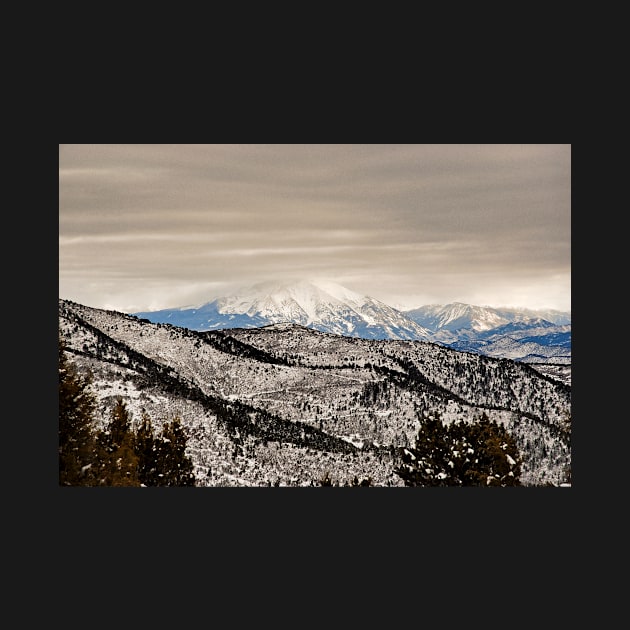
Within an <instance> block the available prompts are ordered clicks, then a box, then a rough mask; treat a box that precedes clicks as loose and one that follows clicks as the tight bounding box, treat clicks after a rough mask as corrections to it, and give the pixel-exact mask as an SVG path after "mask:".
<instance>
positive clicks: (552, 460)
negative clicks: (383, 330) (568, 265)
mask: <svg viewBox="0 0 630 630" xmlns="http://www.w3.org/2000/svg"><path fill="white" fill-rule="evenodd" d="M59 324H60V334H61V336H62V338H63V340H64V343H65V345H66V349H65V351H64V352H65V354H66V356H67V357H68V360H69V361H71V362H72V363H73V364H74V365H76V367H77V370H78V371H79V372H80V373H84V374H87V373H90V374H91V375H92V381H93V385H92V387H93V390H94V392H95V395H96V398H97V405H96V409H95V417H96V425H97V427H98V428H99V429H101V430H102V429H105V428H107V427H108V426H109V424H110V423H111V417H112V410H113V409H114V408H115V406H116V405H117V404H119V402H120V401H121V400H122V401H124V403H125V407H126V409H127V410H128V412H129V414H130V424H131V427H132V428H134V427H135V428H137V427H139V426H140V424H141V422H142V419H143V417H147V416H148V417H149V418H151V420H152V422H153V425H154V429H155V431H156V432H159V431H160V430H161V427H163V426H164V425H168V424H169V423H171V422H172V421H173V420H174V419H175V418H177V419H178V421H180V422H181V426H182V428H183V432H184V433H185V435H186V438H187V443H186V454H187V456H188V457H189V458H190V460H191V462H192V470H193V474H194V478H195V485H198V486H248V485H249V486H258V485H283V486H289V485H299V486H317V485H328V484H331V485H361V482H365V483H363V485H367V484H368V483H369V485H377V486H378V485H380V486H403V485H404V484H405V481H404V480H403V477H402V476H401V475H400V474H399V472H400V466H401V465H402V464H403V457H404V455H405V452H404V449H405V448H407V449H411V448H413V447H414V445H415V443H416V439H417V437H418V432H419V430H420V429H421V428H422V427H423V426H424V425H425V424H426V423H427V422H428V419H429V418H438V417H439V419H440V421H441V423H442V424H443V425H444V426H449V425H457V424H458V423H460V424H461V423H468V424H470V423H471V422H473V421H476V420H478V419H479V418H481V417H482V416H484V417H485V418H487V419H489V420H490V421H491V422H493V423H496V424H497V425H498V426H500V427H502V428H503V429H505V431H507V433H508V434H509V436H511V438H513V439H514V442H515V445H516V448H517V449H518V451H519V453H520V456H521V459H522V464H521V466H520V483H521V484H522V485H545V484H553V485H559V484H560V483H562V482H565V481H566V480H567V477H568V474H569V473H568V471H569V470H570V463H571V457H570V431H569V430H568V428H567V427H569V426H570V417H571V405H570V399H571V390H570V386H569V385H567V384H565V383H562V382H561V381H560V380H557V379H556V378H553V377H552V376H547V375H544V374H542V373H541V372H539V371H536V370H535V369H533V368H532V367H530V366H528V365H526V364H523V363H517V362H514V361H511V360H508V359H494V358H490V357H486V356H482V355H478V354H471V353H465V352H458V351H455V350H452V349H450V348H446V347H443V346H438V345H436V344H433V343H428V342H422V341H391V340H387V341H376V340H365V339H358V338H349V337H342V336H338V335H332V334H327V333H321V332H317V331H314V330H311V329H307V328H303V327H301V326H297V325H283V324H276V325H272V326H267V327H264V328H257V329H231V330H223V331H221V330H217V331H212V332H195V331H191V330H188V329H185V328H178V327H175V326H171V325H169V324H152V323H150V322H148V321H146V320H144V321H143V320H141V319H138V318H136V317H133V316H130V315H125V314H122V313H117V312H113V311H105V310H99V309H93V308H90V307H86V306H82V305H79V304H75V303H72V302H68V301H65V300H60V301H59ZM396 470H398V471H399V472H398V473H397V472H396ZM324 482H326V483H324Z"/></svg>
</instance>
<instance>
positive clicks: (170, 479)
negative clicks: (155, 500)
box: [155, 418, 195, 486]
mask: <svg viewBox="0 0 630 630" xmlns="http://www.w3.org/2000/svg"><path fill="white" fill-rule="evenodd" d="M186 442H187V439H186V434H185V433H184V428H183V427H182V425H181V422H180V420H179V418H175V419H174V420H173V421H172V422H170V423H166V424H164V426H163V427H162V434H161V435H160V437H159V438H158V439H157V440H156V448H155V454H156V458H155V463H156V472H157V478H158V480H159V481H158V483H156V484H155V485H158V486H194V485H195V476H194V474H193V464H192V460H191V459H190V458H189V457H188V456H187V455H186V454H185V450H186Z"/></svg>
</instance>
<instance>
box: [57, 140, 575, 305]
mask: <svg viewBox="0 0 630 630" xmlns="http://www.w3.org/2000/svg"><path fill="white" fill-rule="evenodd" d="M313 277H317V278H324V279H329V280H333V281H335V282H338V283H339V284H342V285H344V286H346V287H348V288H350V289H353V290H355V291H358V292H360V293H365V294H368V295H371V296H372V297H374V298H376V299H379V300H382V301H384V302H387V303H388V304H390V305H392V306H396V307H399V308H413V307H417V306H421V305H424V304H448V303H450V302H465V303H469V304H477V305H489V306H523V307H528V308H534V309H538V308H556V309H559V310H570V309H571V145H569V144H537V145H527V144H525V145H522V144H504V145H490V144H437V145H435V144H433V145H430V144H406V145H405V144H403V145H383V144H346V145H343V144H340V145H329V144H290V145H282V144H276V145H273V144H272V145H247V144H235V145H215V144H197V145H195V144H192V145H189V144H186V145H185V144H148V145H147V144H63V145H60V147H59V296H60V297H62V298H66V299H70V300H73V301H75V302H79V303H81V304H85V305H87V306H93V307H97V308H107V309H113V310H119V311H123V312H135V311H144V310H155V309H160V308H169V307H178V306H188V305H196V304H201V303H203V302H207V301H209V300H210V299H212V298H213V297H217V296H221V295H226V294H229V293H231V292H232V291H233V290H235V289H236V288H237V287H240V286H243V285H248V284H253V283H256V282H262V281H266V280H285V279H286V280H298V279H309V278H313Z"/></svg>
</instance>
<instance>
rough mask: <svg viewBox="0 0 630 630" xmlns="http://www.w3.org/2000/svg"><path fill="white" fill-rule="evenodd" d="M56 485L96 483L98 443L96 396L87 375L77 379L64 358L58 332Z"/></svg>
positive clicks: (63, 346)
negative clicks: (96, 436)
mask: <svg viewBox="0 0 630 630" xmlns="http://www.w3.org/2000/svg"><path fill="white" fill-rule="evenodd" d="M58 366H59V484H60V485H63V486H92V485H96V483H97V476H98V471H97V468H98V466H97V464H98V444H97V441H96V438H95V432H94V430H93V426H92V425H93V419H94V412H95V409H96V397H95V395H94V394H93V392H92V391H91V389H90V387H91V384H92V382H91V378H90V376H89V375H88V376H80V375H79V374H78V372H77V369H76V367H75V366H74V364H72V363H71V362H70V361H68V359H67V357H66V344H65V342H64V340H63V337H62V336H61V331H60V333H59V364H58Z"/></svg>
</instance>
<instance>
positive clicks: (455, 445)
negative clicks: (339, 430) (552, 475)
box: [394, 412, 521, 487]
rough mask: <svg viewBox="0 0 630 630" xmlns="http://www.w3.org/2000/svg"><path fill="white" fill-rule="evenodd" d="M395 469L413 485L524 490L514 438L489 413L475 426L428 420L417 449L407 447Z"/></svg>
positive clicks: (434, 418)
mask: <svg viewBox="0 0 630 630" xmlns="http://www.w3.org/2000/svg"><path fill="white" fill-rule="evenodd" d="M401 460H402V463H401V465H400V466H399V467H397V468H395V469H394V472H395V473H396V474H397V475H399V476H400V477H401V478H402V479H403V480H404V482H405V485H407V486H501V487H505V486H518V485H520V481H519V478H520V474H521V458H520V454H519V450H518V447H517V445H516V441H515V440H514V438H513V437H512V436H511V435H510V434H509V433H508V432H507V430H506V429H505V427H503V426H501V425H499V424H497V423H496V422H493V421H491V420H490V419H489V418H488V416H487V415H486V413H485V412H484V413H483V414H482V415H481V417H480V418H476V419H474V420H473V422H471V423H465V422H459V423H452V424H451V425H445V424H443V423H442V422H441V421H440V419H439V416H437V415H435V416H434V417H429V418H425V419H424V420H423V422H422V426H421V427H420V430H419V431H418V437H417V440H416V445H415V448H404V449H401Z"/></svg>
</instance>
